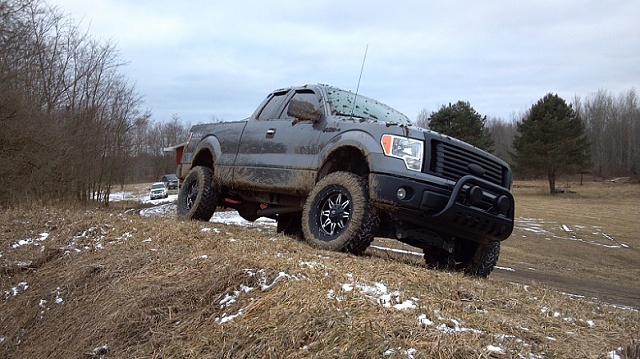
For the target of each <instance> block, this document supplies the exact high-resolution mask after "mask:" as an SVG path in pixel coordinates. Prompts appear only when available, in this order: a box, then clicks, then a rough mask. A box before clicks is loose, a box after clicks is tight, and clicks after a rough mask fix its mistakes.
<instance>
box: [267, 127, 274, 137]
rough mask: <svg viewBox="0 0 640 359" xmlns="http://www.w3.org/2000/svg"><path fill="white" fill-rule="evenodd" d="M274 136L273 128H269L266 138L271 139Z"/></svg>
mask: <svg viewBox="0 0 640 359" xmlns="http://www.w3.org/2000/svg"><path fill="white" fill-rule="evenodd" d="M275 134H276V130H275V128H270V129H268V130H267V138H273V136H274V135H275Z"/></svg>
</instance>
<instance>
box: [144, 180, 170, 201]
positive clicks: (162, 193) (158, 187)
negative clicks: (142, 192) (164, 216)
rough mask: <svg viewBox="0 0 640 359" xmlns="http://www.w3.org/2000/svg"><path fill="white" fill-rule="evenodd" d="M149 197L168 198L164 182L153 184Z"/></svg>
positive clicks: (167, 190)
mask: <svg viewBox="0 0 640 359" xmlns="http://www.w3.org/2000/svg"><path fill="white" fill-rule="evenodd" d="M149 197H150V198H151V199H158V198H167V197H169V189H167V185H166V184H165V183H164V182H155V183H154V184H152V185H151V189H150V193H149Z"/></svg>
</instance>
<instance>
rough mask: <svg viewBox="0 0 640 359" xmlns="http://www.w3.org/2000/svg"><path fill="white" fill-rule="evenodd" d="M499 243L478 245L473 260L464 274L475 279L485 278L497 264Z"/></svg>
mask: <svg viewBox="0 0 640 359" xmlns="http://www.w3.org/2000/svg"><path fill="white" fill-rule="evenodd" d="M499 256H500V242H497V241H492V242H489V243H486V244H480V245H478V249H477V250H476V253H475V255H474V256H473V260H472V261H471V263H469V266H468V267H467V268H466V269H465V273H466V274H468V275H472V276H476V277H487V276H489V274H490V273H491V271H493V268H494V267H495V266H496V263H498V257H499Z"/></svg>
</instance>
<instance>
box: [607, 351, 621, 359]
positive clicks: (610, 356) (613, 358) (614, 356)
mask: <svg viewBox="0 0 640 359" xmlns="http://www.w3.org/2000/svg"><path fill="white" fill-rule="evenodd" d="M607 359H622V357H621V356H620V355H619V354H618V353H617V352H616V351H615V350H612V351H610V352H609V353H607Z"/></svg>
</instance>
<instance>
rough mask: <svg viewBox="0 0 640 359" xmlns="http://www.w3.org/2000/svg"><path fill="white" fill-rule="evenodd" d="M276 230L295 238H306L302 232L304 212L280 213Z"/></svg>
mask: <svg viewBox="0 0 640 359" xmlns="http://www.w3.org/2000/svg"><path fill="white" fill-rule="evenodd" d="M277 221H278V226H277V228H276V232H278V233H282V234H284V235H285V236H289V237H293V238H295V239H304V235H303V233H302V214H300V213H284V214H279V215H278V219H277Z"/></svg>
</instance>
